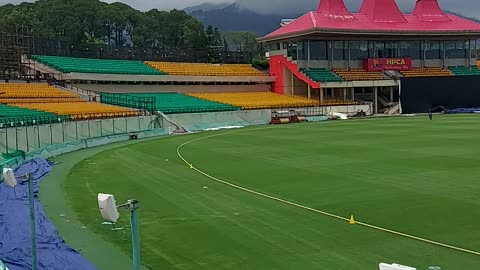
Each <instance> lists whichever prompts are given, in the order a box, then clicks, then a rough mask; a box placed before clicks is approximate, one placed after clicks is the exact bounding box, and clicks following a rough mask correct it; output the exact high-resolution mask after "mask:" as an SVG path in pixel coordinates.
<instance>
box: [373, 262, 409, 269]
mask: <svg viewBox="0 0 480 270" xmlns="http://www.w3.org/2000/svg"><path fill="white" fill-rule="evenodd" d="M379 269H380V270H417V269H416V268H413V267H410V266H405V265H400V264H396V263H393V264H386V263H381V264H380V265H379Z"/></svg>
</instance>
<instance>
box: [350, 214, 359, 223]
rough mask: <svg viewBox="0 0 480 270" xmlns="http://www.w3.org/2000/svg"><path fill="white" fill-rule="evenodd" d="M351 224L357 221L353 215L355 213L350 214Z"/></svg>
mask: <svg viewBox="0 0 480 270" xmlns="http://www.w3.org/2000/svg"><path fill="white" fill-rule="evenodd" d="M349 223H350V224H352V225H355V224H356V223H357V222H356V221H355V218H354V217H353V215H351V216H350V222H349Z"/></svg>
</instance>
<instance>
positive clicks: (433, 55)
mask: <svg viewBox="0 0 480 270" xmlns="http://www.w3.org/2000/svg"><path fill="white" fill-rule="evenodd" d="M440 52H441V50H440V41H433V40H427V41H425V59H440V58H442V57H440Z"/></svg>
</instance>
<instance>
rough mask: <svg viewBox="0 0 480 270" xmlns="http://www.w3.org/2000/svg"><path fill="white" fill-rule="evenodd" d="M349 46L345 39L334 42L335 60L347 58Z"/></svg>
mask: <svg viewBox="0 0 480 270" xmlns="http://www.w3.org/2000/svg"><path fill="white" fill-rule="evenodd" d="M346 51H347V46H346V42H345V41H334V42H333V60H334V61H335V60H347V57H346Z"/></svg>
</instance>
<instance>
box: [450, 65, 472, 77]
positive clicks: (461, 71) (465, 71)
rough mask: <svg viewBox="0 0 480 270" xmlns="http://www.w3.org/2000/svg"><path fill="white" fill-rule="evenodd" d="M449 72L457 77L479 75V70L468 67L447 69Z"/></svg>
mask: <svg viewBox="0 0 480 270" xmlns="http://www.w3.org/2000/svg"><path fill="white" fill-rule="evenodd" d="M448 69H450V71H451V72H452V73H453V74H455V75H457V76H471V75H480V69H478V67H477V66H472V67H470V68H468V67H448Z"/></svg>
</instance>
